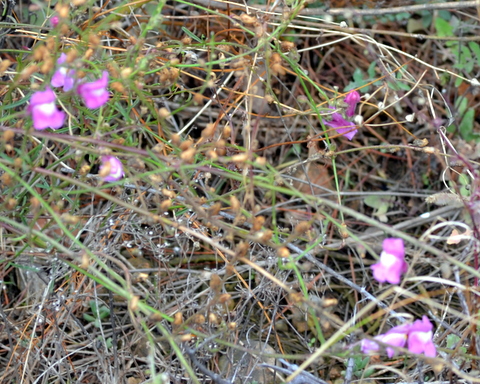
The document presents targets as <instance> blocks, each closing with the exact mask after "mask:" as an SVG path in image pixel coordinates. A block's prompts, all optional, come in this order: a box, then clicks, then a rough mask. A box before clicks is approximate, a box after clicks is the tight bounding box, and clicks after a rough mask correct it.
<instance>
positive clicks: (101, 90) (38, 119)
mask: <svg viewBox="0 0 480 384" xmlns="http://www.w3.org/2000/svg"><path fill="white" fill-rule="evenodd" d="M57 65H58V69H57V70H56V71H55V73H54V74H53V76H52V80H51V82H50V85H51V86H52V87H56V88H59V87H61V88H63V91H64V92H68V91H70V90H72V89H75V90H76V93H78V95H79V96H80V97H81V98H82V100H83V102H84V103H85V105H86V106H87V108H90V109H95V108H100V107H101V106H103V105H105V104H106V103H107V101H108V97H109V94H108V90H107V86H108V72H103V75H102V77H101V78H100V79H98V80H97V81H93V82H91V83H83V84H78V85H77V82H78V81H77V79H76V73H75V70H73V69H70V68H68V63H67V55H65V54H64V53H62V54H61V55H60V57H59V59H58V60H57ZM55 99H56V96H55V93H54V92H53V91H52V90H51V89H50V88H47V90H46V91H43V92H42V91H39V92H35V93H34V94H33V95H32V97H31V99H30V106H29V107H28V109H27V111H28V112H29V113H30V114H31V115H32V120H33V127H34V128H35V129H46V128H52V129H57V128H61V127H62V126H63V123H64V120H65V113H64V112H63V111H59V110H58V109H57V107H56V106H55Z"/></svg>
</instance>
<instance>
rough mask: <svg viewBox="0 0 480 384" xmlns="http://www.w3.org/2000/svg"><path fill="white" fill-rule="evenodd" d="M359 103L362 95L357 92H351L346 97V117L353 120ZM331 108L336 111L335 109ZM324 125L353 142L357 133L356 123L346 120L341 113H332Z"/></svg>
mask: <svg viewBox="0 0 480 384" xmlns="http://www.w3.org/2000/svg"><path fill="white" fill-rule="evenodd" d="M359 101H360V94H359V93H358V92H357V91H353V92H350V93H348V94H347V96H345V99H344V102H345V104H346V105H347V108H346V110H345V116H347V117H350V118H352V117H353V116H354V115H355V109H356V107H357V104H358V102H359ZM329 108H330V109H335V108H333V107H329ZM323 123H324V124H325V125H328V126H329V127H331V128H334V129H335V130H336V131H337V132H338V133H339V134H341V135H343V136H345V137H346V138H347V139H348V140H352V139H353V136H355V134H356V133H357V129H356V128H355V123H353V122H352V121H348V120H347V119H345V118H344V117H343V116H342V114H341V113H339V112H334V113H332V115H331V116H330V117H329V119H328V120H327V119H325V120H324V121H323Z"/></svg>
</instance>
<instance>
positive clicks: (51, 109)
mask: <svg viewBox="0 0 480 384" xmlns="http://www.w3.org/2000/svg"><path fill="white" fill-rule="evenodd" d="M55 99H56V96H55V92H53V91H52V90H51V89H50V88H47V89H46V90H45V91H43V92H42V91H39V92H35V93H34V94H33V95H32V97H31V98H30V105H29V106H28V108H27V111H28V112H29V113H31V114H32V120H33V128H35V129H39V130H40V129H47V128H52V129H58V128H61V127H62V126H63V123H64V122H65V117H66V116H65V112H63V111H61V110H59V109H58V108H57V106H56V105H55Z"/></svg>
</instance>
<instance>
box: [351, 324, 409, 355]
mask: <svg viewBox="0 0 480 384" xmlns="http://www.w3.org/2000/svg"><path fill="white" fill-rule="evenodd" d="M410 327H411V324H404V325H399V326H397V327H393V328H392V329H390V330H389V331H388V332H387V333H384V334H381V335H378V336H376V337H375V338H374V340H378V341H380V342H381V343H384V344H387V345H391V346H392V347H397V348H403V347H404V346H405V344H406V343H407V337H408V333H409V331H410ZM360 348H361V350H362V352H363V353H370V352H376V351H378V350H379V348H380V346H379V345H378V343H376V342H375V341H373V340H367V339H363V340H362V342H361V344H360ZM387 355H388V357H389V358H392V357H393V356H394V355H395V350H394V349H392V348H388V347H387Z"/></svg>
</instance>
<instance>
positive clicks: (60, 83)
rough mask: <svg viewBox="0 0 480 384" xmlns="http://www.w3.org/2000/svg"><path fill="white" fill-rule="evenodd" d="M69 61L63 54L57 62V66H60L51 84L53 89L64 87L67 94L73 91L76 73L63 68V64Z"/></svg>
mask: <svg viewBox="0 0 480 384" xmlns="http://www.w3.org/2000/svg"><path fill="white" fill-rule="evenodd" d="M66 60H67V55H66V54H65V53H62V54H61V55H60V57H59V58H58V60H57V64H59V65H60V68H58V69H57V70H56V71H55V73H54V74H53V77H52V81H51V82H50V84H51V85H52V87H63V90H64V91H65V92H68V91H69V90H71V89H72V88H73V86H74V84H75V71H74V70H72V69H67V68H65V67H64V66H62V64H63V63H65V61H66Z"/></svg>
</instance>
